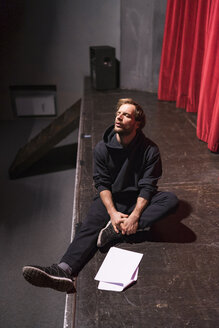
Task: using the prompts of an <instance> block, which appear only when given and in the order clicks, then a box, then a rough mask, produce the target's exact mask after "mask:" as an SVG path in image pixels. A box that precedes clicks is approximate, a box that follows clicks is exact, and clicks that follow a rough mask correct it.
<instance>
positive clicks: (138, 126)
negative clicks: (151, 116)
mask: <svg viewBox="0 0 219 328" xmlns="http://www.w3.org/2000/svg"><path fill="white" fill-rule="evenodd" d="M140 124H141V122H139V121H136V127H137V129H139V128H140Z"/></svg>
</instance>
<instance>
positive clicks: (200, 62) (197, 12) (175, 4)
mask: <svg viewBox="0 0 219 328" xmlns="http://www.w3.org/2000/svg"><path fill="white" fill-rule="evenodd" d="M158 99H159V100H166V101H176V107H180V108H185V109H186V111H187V112H198V118H197V137H198V138H199V139H201V140H203V141H205V142H207V143H208V148H209V149H210V150H212V151H214V152H217V151H219V113H218V112H219V110H218V107H219V0H177V1H175V0H168V2H167V11H166V22H165V29H164V39H163V49H162V56H161V65H160V76H159V87H158Z"/></svg>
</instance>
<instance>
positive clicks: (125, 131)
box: [114, 104, 139, 135]
mask: <svg viewBox="0 0 219 328" xmlns="http://www.w3.org/2000/svg"><path fill="white" fill-rule="evenodd" d="M134 113H135V106H134V105H131V104H124V105H122V106H120V108H119V109H118V111H117V112H116V118H115V126H114V130H115V132H117V133H118V134H120V135H130V134H131V133H133V134H134V133H135V132H136V130H137V128H138V127H139V122H137V121H136V120H135V115H134Z"/></svg>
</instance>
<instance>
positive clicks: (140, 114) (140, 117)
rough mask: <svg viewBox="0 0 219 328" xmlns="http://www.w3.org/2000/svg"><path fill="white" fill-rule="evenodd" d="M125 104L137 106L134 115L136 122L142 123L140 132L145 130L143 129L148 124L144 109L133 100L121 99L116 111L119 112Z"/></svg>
mask: <svg viewBox="0 0 219 328" xmlns="http://www.w3.org/2000/svg"><path fill="white" fill-rule="evenodd" d="M125 104H130V105H134V106H135V113H134V115H135V120H136V121H137V122H140V125H139V129H140V130H141V129H143V127H144V126H145V124H146V117H145V113H144V111H143V109H142V107H141V106H140V105H139V104H138V103H137V102H135V101H134V100H133V99H132V98H121V99H119V101H118V103H117V105H116V110H117V111H118V110H119V108H120V107H121V106H122V105H125Z"/></svg>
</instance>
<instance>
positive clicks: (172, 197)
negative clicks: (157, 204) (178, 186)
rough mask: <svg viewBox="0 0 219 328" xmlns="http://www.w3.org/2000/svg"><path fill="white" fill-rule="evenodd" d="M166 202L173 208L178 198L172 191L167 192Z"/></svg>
mask: <svg viewBox="0 0 219 328" xmlns="http://www.w3.org/2000/svg"><path fill="white" fill-rule="evenodd" d="M168 202H169V206H170V208H172V209H175V208H176V207H177V206H178V204H179V199H178V198H177V196H176V195H175V194H174V193H172V192H168Z"/></svg>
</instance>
